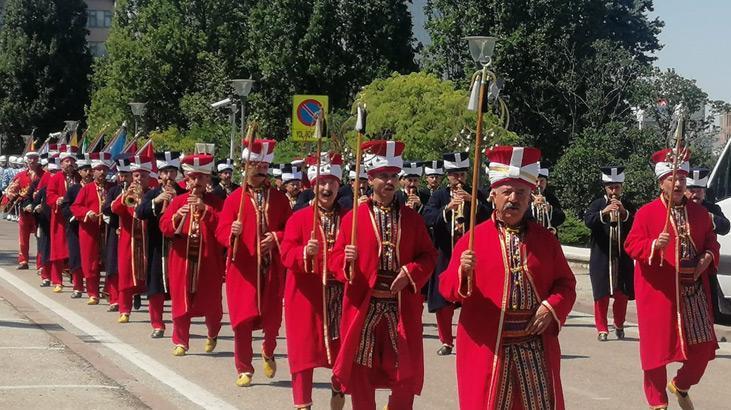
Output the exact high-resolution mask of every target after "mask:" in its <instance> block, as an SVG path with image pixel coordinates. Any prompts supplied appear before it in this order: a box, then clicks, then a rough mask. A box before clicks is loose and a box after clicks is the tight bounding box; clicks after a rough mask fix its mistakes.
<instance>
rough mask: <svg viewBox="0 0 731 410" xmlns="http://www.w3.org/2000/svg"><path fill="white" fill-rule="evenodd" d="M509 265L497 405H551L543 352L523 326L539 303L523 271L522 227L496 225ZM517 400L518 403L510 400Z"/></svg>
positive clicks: (546, 366)
mask: <svg viewBox="0 0 731 410" xmlns="http://www.w3.org/2000/svg"><path fill="white" fill-rule="evenodd" d="M499 229H500V236H501V239H502V240H503V249H504V250H505V253H506V258H505V260H506V262H507V263H508V266H509V273H510V277H509V278H508V280H509V281H510V283H509V286H508V298H507V306H506V308H507V310H506V312H505V316H504V322H503V330H502V334H501V336H502V339H501V348H500V351H499V352H498V354H500V355H501V356H502V357H501V358H500V359H502V360H500V362H501V369H500V372H499V373H498V374H496V375H494V376H495V377H499V378H500V380H499V382H498V384H497V385H498V401H497V406H498V408H500V409H506V410H510V409H513V408H514V405H515V404H522V406H518V407H520V408H526V409H552V408H553V404H554V400H553V386H552V385H551V376H550V372H549V371H548V364H547V361H546V352H545V349H544V346H543V340H542V338H541V337H540V336H534V335H530V334H528V333H527V332H526V331H525V329H526V327H527V326H528V323H529V322H530V320H531V318H532V317H533V316H534V315H535V312H536V311H537V310H538V307H539V306H540V301H539V300H538V298H537V297H536V293H535V291H534V289H533V285H532V284H531V281H530V279H529V277H528V274H527V272H526V271H527V265H526V260H525V255H524V249H523V248H524V245H523V241H522V239H523V235H524V232H523V231H522V230H514V229H509V228H505V227H503V226H499ZM516 400H520V403H514V402H515V401H516Z"/></svg>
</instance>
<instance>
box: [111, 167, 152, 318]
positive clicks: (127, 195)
mask: <svg viewBox="0 0 731 410" xmlns="http://www.w3.org/2000/svg"><path fill="white" fill-rule="evenodd" d="M154 160H155V159H154V158H151V157H148V156H144V155H137V156H134V157H132V158H130V171H131V172H132V183H131V184H130V185H129V186H128V187H127V189H126V190H124V191H121V192H120V194H119V196H117V198H116V199H115V200H114V201H112V205H111V207H112V212H114V213H115V214H117V216H119V246H118V247H117V264H118V269H119V273H118V276H117V280H118V282H117V285H118V291H119V319H117V322H118V323H129V315H130V313H131V312H132V300H133V298H134V296H135V295H136V294H139V293H142V292H143V291H144V290H145V280H146V279H147V267H146V266H145V253H146V249H145V246H144V244H145V241H146V238H145V237H146V235H147V232H146V231H147V229H146V227H145V224H146V223H145V221H143V220H141V219H139V218H138V217H137V213H136V212H135V207H136V206H137V205H139V203H138V202H137V201H141V200H142V197H144V195H145V193H146V192H147V191H148V188H149V185H150V172H152V161H154ZM128 201H129V202H131V203H128Z"/></svg>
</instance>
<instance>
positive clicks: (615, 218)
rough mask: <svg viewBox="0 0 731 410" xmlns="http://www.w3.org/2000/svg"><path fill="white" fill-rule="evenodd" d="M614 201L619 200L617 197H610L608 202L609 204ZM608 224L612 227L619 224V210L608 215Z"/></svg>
mask: <svg viewBox="0 0 731 410" xmlns="http://www.w3.org/2000/svg"><path fill="white" fill-rule="evenodd" d="M614 199H616V200H619V197H618V196H617V195H612V196H611V197H610V198H609V202H610V203H611V202H612V200H614ZM609 222H610V223H611V224H613V225H616V224H617V223H618V222H619V210H615V211H612V212H610V213H609Z"/></svg>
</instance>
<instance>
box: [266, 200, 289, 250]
mask: <svg viewBox="0 0 731 410" xmlns="http://www.w3.org/2000/svg"><path fill="white" fill-rule="evenodd" d="M269 200H270V201H272V202H274V203H275V204H276V206H275V207H273V209H275V210H277V211H280V212H282V213H283V215H282V216H281V217H280V218H278V219H277V222H278V223H277V224H276V225H275V226H270V227H269V232H271V233H273V234H274V237H275V239H276V241H277V247H279V253H280V254H281V252H282V249H281V243H282V241H283V240H284V228H285V227H286V226H287V221H288V220H289V218H290V216H292V207H291V206H289V201H288V200H287V198H286V197H285V196H284V194H282V193H281V192H278V191H275V190H272V193H271V194H270V196H269Z"/></svg>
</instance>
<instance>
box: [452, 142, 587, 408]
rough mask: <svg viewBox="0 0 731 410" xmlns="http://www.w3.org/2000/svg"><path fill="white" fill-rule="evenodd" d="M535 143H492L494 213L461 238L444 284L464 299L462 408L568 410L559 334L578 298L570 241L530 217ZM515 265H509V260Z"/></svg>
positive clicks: (460, 372) (460, 348)
mask: <svg viewBox="0 0 731 410" xmlns="http://www.w3.org/2000/svg"><path fill="white" fill-rule="evenodd" d="M540 155H541V153H540V151H539V150H538V149H535V148H527V147H526V148H523V147H506V146H502V147H495V148H492V149H488V151H487V157H488V159H489V161H490V166H489V173H488V175H489V177H490V185H491V192H490V199H491V201H492V202H493V204H494V207H495V211H494V212H493V214H492V218H491V219H490V220H488V221H486V222H484V223H481V224H479V225H478V226H476V227H475V232H474V235H475V238H474V250H472V251H471V250H469V249H468V242H469V241H468V237H462V238H461V239H460V240H459V241H458V242H457V245H456V246H455V249H454V257H453V258H452V260H451V261H450V263H449V267H448V268H447V270H446V271H445V272H444V273H443V274H442V276H441V278H440V282H439V290H440V291H441V292H442V294H443V295H444V297H445V298H447V299H448V300H450V301H452V302H460V303H461V304H462V312H461V313H460V317H459V325H458V328H457V343H458V346H457V362H456V367H457V386H458V390H459V403H460V408H461V409H475V410H477V409H480V410H481V409H495V408H499V409H563V408H564V401H563V393H562V389H561V375H560V370H559V368H560V362H561V351H560V347H559V341H558V332H559V330H560V328H561V325H562V324H563V323H564V321H565V320H566V318H567V316H568V314H569V312H570V311H571V308H572V306H573V304H574V300H575V298H576V292H575V286H576V280H575V278H574V275H573V273H572V272H571V269H570V268H569V266H568V263H567V262H566V258H565V257H564V255H563V251H562V250H561V245H560V243H559V242H558V240H557V239H556V237H555V236H554V235H553V234H551V233H550V232H549V231H547V230H546V229H544V228H543V227H541V226H539V225H538V224H536V223H535V222H533V221H532V220H529V219H528V218H526V214H527V212H528V208H529V206H530V202H531V191H532V190H533V189H534V188H535V185H536V183H537V178H538V165H537V161H538V159H539V158H540ZM506 264H507V266H505V265H506Z"/></svg>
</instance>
